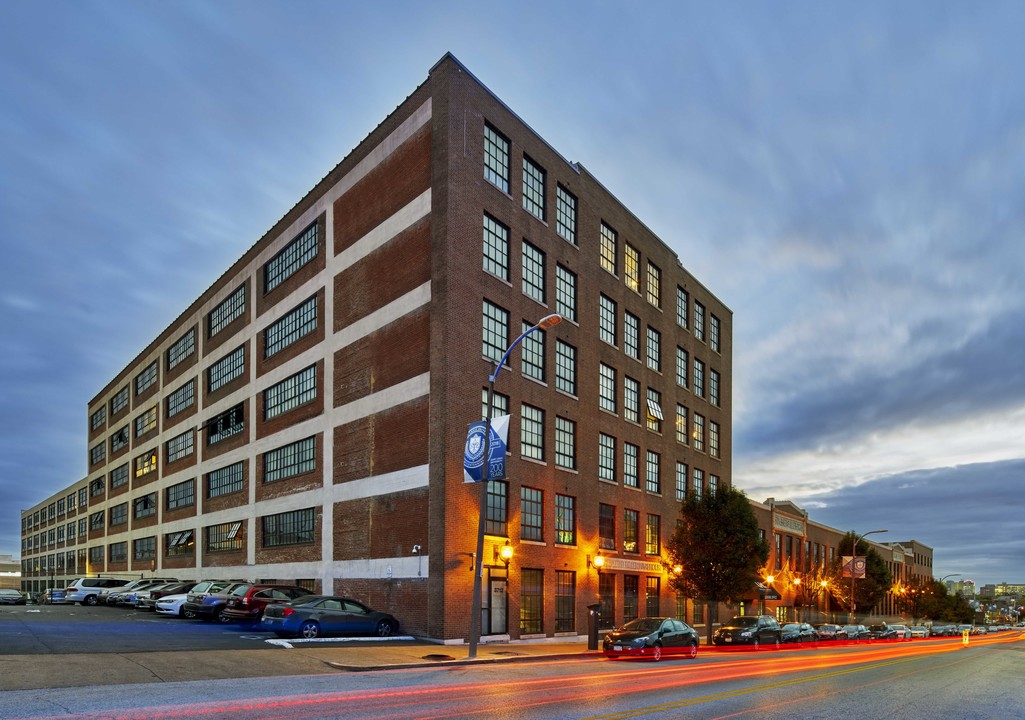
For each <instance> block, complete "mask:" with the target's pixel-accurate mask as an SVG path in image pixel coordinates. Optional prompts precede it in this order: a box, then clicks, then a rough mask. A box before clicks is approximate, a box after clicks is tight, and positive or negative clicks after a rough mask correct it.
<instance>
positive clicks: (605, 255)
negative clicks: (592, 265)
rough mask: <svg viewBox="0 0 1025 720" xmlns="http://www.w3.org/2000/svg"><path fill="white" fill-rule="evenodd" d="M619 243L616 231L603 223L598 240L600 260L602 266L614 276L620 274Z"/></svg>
mask: <svg viewBox="0 0 1025 720" xmlns="http://www.w3.org/2000/svg"><path fill="white" fill-rule="evenodd" d="M618 243H619V240H618V238H617V236H616V231H615V230H613V229H612V228H610V227H609V226H608V225H606V224H605V223H602V224H601V231H600V233H599V238H598V260H599V263H600V264H601V266H602V267H603V268H604V269H605V270H608V271H609V272H610V273H612V274H613V275H616V274H618V273H619V267H618V266H617V265H616V256H617V255H618V248H617V246H618Z"/></svg>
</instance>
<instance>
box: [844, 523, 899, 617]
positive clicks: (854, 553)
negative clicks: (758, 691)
mask: <svg viewBox="0 0 1025 720" xmlns="http://www.w3.org/2000/svg"><path fill="white" fill-rule="evenodd" d="M884 532H890V531H889V530H869V531H868V532H867V533H864V534H863V535H861V536H855V538H854V542H853V543H851V617H850V620H849V621H848V622H849V623H850V624H851V625H853V624H854V608H855V605H854V580H855V576H854V558H856V557H857V556H858V543H859V542H861V541H862V540H863V539H865V538H867V537H868V536H869V535H876V534H878V533H884ZM865 568H866V570H867V569H868V563H867V561H866V565H865Z"/></svg>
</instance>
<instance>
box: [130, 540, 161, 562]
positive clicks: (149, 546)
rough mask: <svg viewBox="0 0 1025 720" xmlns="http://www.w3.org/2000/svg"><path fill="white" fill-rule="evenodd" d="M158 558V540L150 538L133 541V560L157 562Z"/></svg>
mask: <svg viewBox="0 0 1025 720" xmlns="http://www.w3.org/2000/svg"><path fill="white" fill-rule="evenodd" d="M156 557H157V539H156V537H153V536H150V537H145V538H139V539H138V540H133V541H132V559H133V560H155V559H156Z"/></svg>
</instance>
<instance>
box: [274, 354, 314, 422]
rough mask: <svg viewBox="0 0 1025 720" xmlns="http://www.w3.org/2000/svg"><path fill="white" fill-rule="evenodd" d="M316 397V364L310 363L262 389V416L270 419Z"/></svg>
mask: <svg viewBox="0 0 1025 720" xmlns="http://www.w3.org/2000/svg"><path fill="white" fill-rule="evenodd" d="M316 397H317V366H316V365H310V366H309V367H308V368H305V369H304V370H300V371H299V372H297V373H296V374H295V375H291V376H289V377H287V378H285V379H284V380H282V381H281V382H279V383H277V384H276V385H271V386H270V387H269V388H267V389H266V390H264V391H263V417H264V419H265V420H270V419H271V418H275V417H277V416H278V415H282V414H284V413H286V412H288V411H289V410H294V409H295V408H297V407H299V406H300V405H302V404H303V403H307V402H310V401H311V400H313V399H315V398H316Z"/></svg>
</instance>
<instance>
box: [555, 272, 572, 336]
mask: <svg viewBox="0 0 1025 720" xmlns="http://www.w3.org/2000/svg"><path fill="white" fill-rule="evenodd" d="M555 312H557V313H559V314H560V315H562V316H563V317H564V318H566V319H567V320H569V321H570V322H576V321H577V276H576V273H574V272H573V271H572V270H567V269H566V268H564V267H563V266H562V265H556V266H555Z"/></svg>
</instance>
